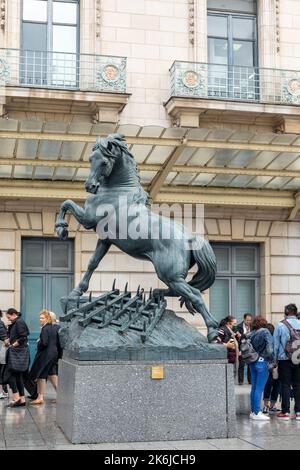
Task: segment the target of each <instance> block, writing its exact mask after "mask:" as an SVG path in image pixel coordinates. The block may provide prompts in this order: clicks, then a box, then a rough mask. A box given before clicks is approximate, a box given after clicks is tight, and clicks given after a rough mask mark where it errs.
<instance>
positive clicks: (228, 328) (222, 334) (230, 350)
mask: <svg viewBox="0 0 300 470" xmlns="http://www.w3.org/2000/svg"><path fill="white" fill-rule="evenodd" d="M235 325H236V318H235V317H234V316H232V315H229V316H228V317H226V318H224V319H223V320H222V321H221V322H220V324H219V331H218V338H217V343H219V344H224V346H225V347H226V348H227V359H228V362H229V363H230V364H236V361H237V356H238V353H237V351H238V344H237V341H236V338H235V333H234V331H233V328H234V326H235Z"/></svg>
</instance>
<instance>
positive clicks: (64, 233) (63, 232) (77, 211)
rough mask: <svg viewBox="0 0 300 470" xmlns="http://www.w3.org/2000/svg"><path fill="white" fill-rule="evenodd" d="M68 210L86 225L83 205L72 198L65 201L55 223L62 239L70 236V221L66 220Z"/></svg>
mask: <svg viewBox="0 0 300 470" xmlns="http://www.w3.org/2000/svg"><path fill="white" fill-rule="evenodd" d="M67 212H70V213H71V214H72V215H73V216H74V217H75V219H76V220H77V221H78V222H79V223H80V224H81V225H84V221H85V218H84V214H85V211H84V209H83V208H82V207H80V206H78V204H76V203H75V202H74V201H71V200H70V199H68V200H67V201H65V202H63V203H62V205H61V206H60V213H59V214H58V216H57V219H56V223H55V229H56V233H57V235H58V237H59V238H60V239H61V240H66V239H67V238H68V223H67V222H66V221H65V216H66V213H67Z"/></svg>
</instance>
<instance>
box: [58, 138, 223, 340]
mask: <svg viewBox="0 0 300 470" xmlns="http://www.w3.org/2000/svg"><path fill="white" fill-rule="evenodd" d="M90 164H91V171H90V175H89V177H88V179H87V180H86V183H85V188H86V190H87V191H88V192H89V193H91V194H92V195H91V196H90V197H89V198H88V199H87V200H86V202H85V205H84V208H82V207H80V206H78V205H77V204H76V203H75V202H73V201H71V200H67V201H65V202H64V203H63V204H62V205H61V209H60V213H59V215H58V218H57V220H56V224H55V227H56V231H57V235H58V236H59V237H60V238H61V239H63V240H65V239H67V237H68V224H67V222H66V221H65V220H64V218H65V215H66V213H67V212H70V213H71V214H72V215H73V216H74V217H75V219H76V220H77V221H78V222H79V223H80V224H81V225H82V226H83V227H84V228H85V229H87V230H91V229H93V230H95V231H97V233H98V236H99V240H98V242H97V247H96V250H95V252H94V254H93V255H92V257H91V259H90V261H89V264H88V270H87V272H86V273H85V275H84V276H83V279H82V280H81V281H80V282H79V284H78V285H77V287H76V288H75V289H74V290H73V291H72V292H71V294H70V296H71V297H74V296H77V297H78V296H80V295H82V294H83V293H84V292H86V291H87V290H88V287H89V282H90V279H91V276H92V274H93V272H94V271H95V270H96V269H97V267H98V265H99V263H100V262H101V260H102V258H103V257H104V256H105V255H106V253H107V252H108V250H109V248H110V246H111V245H115V246H117V247H118V248H119V249H120V250H121V251H123V252H125V253H127V254H128V255H130V256H133V257H134V258H137V259H140V260H148V261H151V262H152V264H153V265H154V268H155V271H156V273H157V276H158V278H159V279H160V280H161V281H162V282H163V283H165V284H166V285H167V286H168V288H167V289H154V291H153V295H154V296H167V297H168V296H169V297H180V305H181V306H182V305H183V304H185V305H186V307H187V309H188V310H189V312H190V313H192V314H194V313H195V312H198V313H200V314H201V315H202V317H203V319H204V321H205V324H206V326H207V329H208V340H209V341H214V340H215V339H216V337H217V327H218V323H217V321H216V320H215V319H214V318H213V317H212V315H211V314H210V313H209V311H208V309H207V307H206V305H205V303H204V300H203V297H202V294H201V292H202V291H204V290H206V289H208V288H209V287H210V286H211V285H212V284H213V283H214V280H215V273H216V258H215V255H214V252H213V250H212V248H211V246H210V245H209V243H208V242H207V241H206V240H205V239H204V238H202V237H199V236H196V235H194V234H192V233H189V232H188V230H187V229H186V228H185V227H184V226H183V225H182V224H178V223H177V222H175V221H174V220H171V219H169V218H166V217H163V216H161V215H159V214H156V213H154V212H152V211H151V209H150V208H149V207H148V206H147V201H148V194H147V193H146V192H145V191H144V190H143V188H142V186H141V184H140V178H139V174H138V170H137V167H136V162H135V160H134V157H133V155H132V154H131V153H130V151H129V149H128V146H127V144H126V141H125V139H124V137H123V136H121V135H120V134H110V135H109V136H108V137H107V138H105V139H100V138H98V139H97V141H96V144H95V146H94V147H93V149H92V154H91V156H90ZM120 220H123V221H122V224H123V223H124V222H125V223H126V224H127V227H128V228H130V227H134V228H135V229H136V230H135V231H134V230H133V231H132V232H133V235H132V236H128V232H126V236H124V233H122V234H121V227H120V225H121V223H120ZM109 226H110V228H108V227H109ZM107 228H108V230H107ZM153 229H154V232H155V235H154V236H153ZM99 232H101V234H100V235H99ZM164 233H167V234H169V236H163V235H164ZM139 234H140V235H139ZM195 264H197V266H198V271H197V273H196V274H195V275H194V276H193V278H192V279H191V281H189V282H187V281H186V277H187V275H188V271H189V269H190V268H191V267H192V266H194V265H195Z"/></svg>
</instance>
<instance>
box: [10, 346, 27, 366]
mask: <svg viewBox="0 0 300 470" xmlns="http://www.w3.org/2000/svg"><path fill="white" fill-rule="evenodd" d="M29 363H30V355H29V348H28V346H24V347H20V346H18V347H17V348H13V347H10V348H9V349H8V355H7V367H8V369H9V370H12V371H14V372H26V371H27V370H28V368H29Z"/></svg>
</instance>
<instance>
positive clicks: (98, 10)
mask: <svg viewBox="0 0 300 470" xmlns="http://www.w3.org/2000/svg"><path fill="white" fill-rule="evenodd" d="M100 33H101V0H96V38H97V39H98V38H100Z"/></svg>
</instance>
